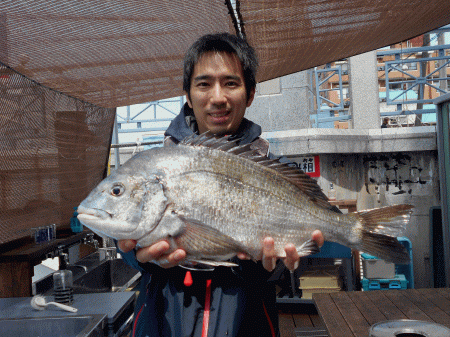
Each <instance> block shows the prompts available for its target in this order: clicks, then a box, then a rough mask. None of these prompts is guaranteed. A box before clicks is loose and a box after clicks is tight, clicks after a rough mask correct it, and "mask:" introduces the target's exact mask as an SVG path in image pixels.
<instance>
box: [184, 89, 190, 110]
mask: <svg viewBox="0 0 450 337" xmlns="http://www.w3.org/2000/svg"><path fill="white" fill-rule="evenodd" d="M184 95H185V96H186V102H187V104H188V105H189V107H190V108H191V109H192V103H191V99H190V98H189V95H188V93H187V92H186V91H185V92H184Z"/></svg>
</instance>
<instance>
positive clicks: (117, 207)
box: [77, 167, 167, 240]
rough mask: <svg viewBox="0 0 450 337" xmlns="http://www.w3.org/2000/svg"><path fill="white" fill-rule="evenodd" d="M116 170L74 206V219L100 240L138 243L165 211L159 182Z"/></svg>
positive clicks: (158, 179)
mask: <svg viewBox="0 0 450 337" xmlns="http://www.w3.org/2000/svg"><path fill="white" fill-rule="evenodd" d="M133 172H136V170H132V169H131V168H130V167H124V168H123V169H122V168H120V169H119V170H117V171H115V172H114V173H112V174H111V175H110V176H108V177H107V178H106V179H104V180H103V181H102V182H100V184H99V185H98V186H97V187H96V188H94V189H93V190H92V191H91V193H90V194H89V195H88V196H87V197H86V199H85V200H83V201H82V202H81V204H80V205H79V206H78V209H77V212H78V219H79V220H80V222H81V223H82V224H84V225H85V226H86V227H88V228H90V229H91V230H92V231H94V232H95V233H97V234H99V235H101V236H108V237H112V238H114V239H117V240H121V239H134V240H139V239H140V238H141V237H143V236H144V235H146V234H148V233H149V232H151V231H152V230H153V229H154V228H155V227H156V226H157V224H158V223H159V221H160V219H161V217H162V216H163V213H164V210H165V209H166V204H167V198H166V197H165V195H164V190H163V185H162V183H161V181H160V178H159V177H158V176H156V175H154V174H142V175H140V174H136V173H133Z"/></svg>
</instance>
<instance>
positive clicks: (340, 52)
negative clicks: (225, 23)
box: [240, 0, 450, 81]
mask: <svg viewBox="0 0 450 337" xmlns="http://www.w3.org/2000/svg"><path fill="white" fill-rule="evenodd" d="M240 11H241V13H242V20H243V22H244V30H245V33H246V35H247V38H248V40H249V41H250V43H251V44H252V45H253V46H254V47H255V49H256V50H257V53H258V56H259V59H260V63H261V65H260V71H259V76H258V80H259V81H264V80H268V79H271V78H275V77H279V76H283V75H287V74H291V73H295V72H298V71H301V70H305V69H309V68H312V67H314V66H319V65H323V64H326V63H328V62H332V61H336V60H340V59H342V58H345V57H349V56H353V55H357V54H360V53H363V52H367V51H371V50H375V49H377V48H381V47H386V46H389V45H391V44H394V43H396V42H400V41H406V40H408V39H410V38H412V37H415V36H417V35H420V34H423V33H426V32H429V31H430V30H432V29H435V28H438V27H442V26H444V25H446V24H448V23H450V1H448V0H427V1H424V0H383V1H373V0H321V1H317V0H305V1H285V0H278V1H276V0H242V1H240Z"/></svg>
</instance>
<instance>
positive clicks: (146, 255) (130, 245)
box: [117, 240, 186, 268]
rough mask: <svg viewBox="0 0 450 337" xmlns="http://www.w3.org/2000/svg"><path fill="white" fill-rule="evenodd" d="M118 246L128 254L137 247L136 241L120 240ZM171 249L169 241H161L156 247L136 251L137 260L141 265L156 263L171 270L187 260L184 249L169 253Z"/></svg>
mask: <svg viewBox="0 0 450 337" xmlns="http://www.w3.org/2000/svg"><path fill="white" fill-rule="evenodd" d="M117 245H118V247H119V249H120V250H121V251H123V252H124V253H128V252H129V251H131V250H132V249H134V248H135V247H136V241H135V240H120V241H118V243H117ZM169 249H170V245H169V243H168V242H167V241H159V242H157V243H155V244H154V245H151V246H148V247H144V248H139V249H138V250H137V251H136V259H137V260H138V261H139V262H141V263H146V262H156V263H157V264H158V265H159V266H161V267H163V268H171V267H174V266H177V265H178V264H179V263H180V262H181V261H183V260H184V259H185V258H186V252H185V251H184V250H183V249H177V250H175V251H173V252H171V253H167V252H168V251H169Z"/></svg>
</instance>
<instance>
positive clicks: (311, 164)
mask: <svg viewBox="0 0 450 337" xmlns="http://www.w3.org/2000/svg"><path fill="white" fill-rule="evenodd" d="M294 163H295V164H296V165H297V167H298V168H299V169H301V170H303V172H305V173H306V174H307V175H309V176H310V177H314V178H317V177H320V160H319V156H307V157H297V158H295V160H294Z"/></svg>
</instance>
